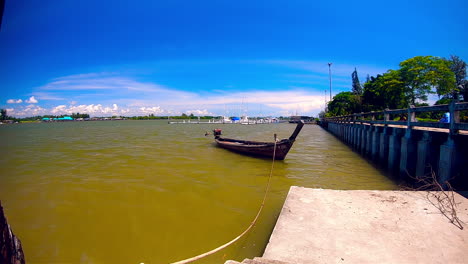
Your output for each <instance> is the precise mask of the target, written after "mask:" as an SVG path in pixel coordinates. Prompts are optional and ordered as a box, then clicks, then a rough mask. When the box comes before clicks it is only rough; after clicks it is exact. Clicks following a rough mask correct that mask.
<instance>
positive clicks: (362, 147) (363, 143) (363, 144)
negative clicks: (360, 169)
mask: <svg viewBox="0 0 468 264" xmlns="http://www.w3.org/2000/svg"><path fill="white" fill-rule="evenodd" d="M368 127H369V126H366V125H364V124H363V125H362V130H361V142H360V143H361V145H360V146H359V148H360V149H359V150H360V152H361V154H365V152H366V141H367V140H366V139H367V129H368Z"/></svg>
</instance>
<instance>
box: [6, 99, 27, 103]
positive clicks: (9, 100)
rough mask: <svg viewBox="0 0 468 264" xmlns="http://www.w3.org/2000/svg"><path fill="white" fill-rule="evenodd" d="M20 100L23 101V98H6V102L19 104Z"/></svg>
mask: <svg viewBox="0 0 468 264" xmlns="http://www.w3.org/2000/svg"><path fill="white" fill-rule="evenodd" d="M22 102H23V100H21V99H18V100H15V99H8V100H7V104H21V103H22Z"/></svg>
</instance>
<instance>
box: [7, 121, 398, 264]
mask: <svg viewBox="0 0 468 264" xmlns="http://www.w3.org/2000/svg"><path fill="white" fill-rule="evenodd" d="M214 128H221V129H223V133H224V135H225V136H226V137H234V138H242V139H254V140H265V141H272V139H273V134H274V133H277V134H278V135H279V137H280V138H286V137H289V135H290V134H291V133H292V131H293V130H294V128H295V125H293V124H268V125H249V126H247V125H237V124H225V125H222V124H218V125H214V124H190V125H189V124H179V125H169V124H167V122H165V121H109V122H70V123H50V124H46V123H41V124H20V125H3V126H1V127H0V139H1V140H0V199H1V201H2V204H3V207H4V208H5V211H6V214H7V217H8V220H9V221H10V224H11V226H12V228H13V231H14V232H15V234H16V235H17V236H18V237H19V238H20V239H21V241H22V243H23V248H24V252H25V255H26V260H27V262H28V263H168V262H172V261H177V260H180V259H184V258H187V257H192V256H193V255H196V254H199V253H202V252H205V251H207V250H211V249H213V248H215V247H217V246H219V245H220V244H223V243H225V242H227V241H229V240H231V239H232V238H234V237H236V236H237V235H239V234H240V233H241V232H242V231H243V230H244V229H245V228H246V227H247V226H248V225H249V224H250V222H251V221H252V219H253V218H254V216H255V214H256V212H257V210H258V208H259V206H260V203H261V200H262V197H263V192H264V189H265V185H266V183H267V179H268V175H269V171H270V167H271V161H270V160H268V159H256V158H251V157H246V156H242V155H239V154H235V153H232V152H229V151H226V150H224V149H220V148H217V147H215V146H214V144H213V138H212V137H211V136H208V137H205V136H204V134H205V131H211V130H212V129H214ZM291 185H298V186H304V187H310V188H328V189H380V190H386V189H395V188H396V185H395V183H393V182H392V181H391V180H389V179H388V178H386V177H385V176H384V175H382V173H381V172H379V171H378V170H377V169H375V168H374V167H373V166H372V165H370V164H369V163H368V162H367V161H366V160H364V159H363V158H361V157H360V156H359V155H358V154H356V153H354V152H353V151H351V150H350V149H349V148H348V147H347V146H346V145H344V144H342V143H341V142H339V141H338V140H337V139H336V138H334V137H333V136H332V135H331V134H329V133H327V132H326V131H324V130H322V129H321V128H320V127H318V126H315V125H306V126H304V128H303V130H302V132H301V134H300V135H299V136H298V138H297V141H296V143H295V145H294V146H293V148H292V149H291V151H290V153H289V154H288V156H287V157H286V160H285V161H279V162H278V161H277V162H275V166H274V174H273V182H272V189H271V192H270V194H269V197H268V200H267V205H266V208H265V210H264V211H263V214H262V216H261V218H260V219H259V223H258V224H257V225H256V227H255V228H254V229H253V232H251V233H249V234H248V235H247V236H246V237H245V238H243V239H241V240H240V241H239V242H237V243H236V244H234V245H233V246H231V247H229V248H227V249H226V250H223V251H222V252H220V253H217V254H215V255H213V256H211V257H209V258H207V259H205V260H204V261H200V262H198V263H224V260H227V259H237V260H242V259H244V258H247V257H253V256H260V255H261V254H262V252H263V249H264V247H265V245H266V243H267V241H268V238H269V235H270V232H271V231H272V228H273V227H274V224H275V221H276V218H277V216H278V214H279V213H280V210H281V207H282V205H283V202H284V199H285V197H286V195H287V192H288V190H289V187H290V186H291Z"/></svg>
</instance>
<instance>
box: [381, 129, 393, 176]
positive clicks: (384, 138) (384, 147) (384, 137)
mask: <svg viewBox="0 0 468 264" xmlns="http://www.w3.org/2000/svg"><path fill="white" fill-rule="evenodd" d="M382 130H383V131H382V133H381V134H380V147H379V158H380V165H382V166H384V167H386V166H387V163H388V145H389V144H388V138H389V134H391V133H392V129H391V128H389V127H387V126H385V127H383V129H382Z"/></svg>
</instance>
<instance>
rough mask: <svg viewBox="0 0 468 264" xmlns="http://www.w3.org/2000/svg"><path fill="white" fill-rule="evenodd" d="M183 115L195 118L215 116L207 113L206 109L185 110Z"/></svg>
mask: <svg viewBox="0 0 468 264" xmlns="http://www.w3.org/2000/svg"><path fill="white" fill-rule="evenodd" d="M185 114H187V115H190V114H193V115H195V116H213V115H215V114H213V113H211V112H210V111H208V110H207V109H203V110H200V109H197V110H187V111H185Z"/></svg>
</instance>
